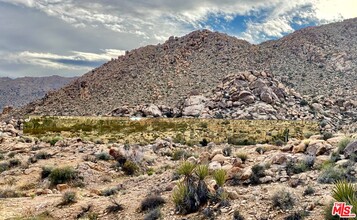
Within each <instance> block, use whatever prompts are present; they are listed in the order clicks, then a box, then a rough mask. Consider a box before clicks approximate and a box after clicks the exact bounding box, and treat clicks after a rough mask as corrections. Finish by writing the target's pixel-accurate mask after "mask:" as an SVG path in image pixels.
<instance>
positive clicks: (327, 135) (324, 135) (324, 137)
mask: <svg viewBox="0 0 357 220" xmlns="http://www.w3.org/2000/svg"><path fill="white" fill-rule="evenodd" d="M332 137H333V135H332V133H331V132H324V133H323V134H322V139H324V140H325V141H326V140H327V139H330V138H332Z"/></svg>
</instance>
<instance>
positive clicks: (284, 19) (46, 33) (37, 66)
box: [0, 0, 357, 77]
mask: <svg viewBox="0 0 357 220" xmlns="http://www.w3.org/2000/svg"><path fill="white" fill-rule="evenodd" d="M353 17H357V0H310V1H308V0H97V1H96V0H0V77H1V76H9V77H20V76H46V75H54V74H56V75H63V76H73V75H81V74H83V73H86V72H87V71H89V70H90V69H93V68H94V67H97V66H99V65H101V64H102V63H104V62H106V61H107V60H110V59H111V58H112V57H117V56H118V55H121V54H123V53H124V51H126V50H131V49H134V48H137V47H140V46H145V45H147V44H157V43H162V42H164V41H165V40H166V39H167V38H168V37H169V36H172V35H173V36H182V35H185V34H187V33H189V32H190V31H193V30H196V29H204V28H206V29H210V30H214V31H220V32H225V33H228V34H230V35H234V36H236V37H238V38H243V39H246V40H248V41H249V42H251V43H255V44H257V43H260V42H262V41H265V40H268V39H276V38H280V37H282V36H284V35H286V34H288V33H291V32H293V31H294V30H297V29H300V28H303V27H306V26H311V25H319V24H326V23H330V22H334V21H339V20H343V19H347V18H353Z"/></svg>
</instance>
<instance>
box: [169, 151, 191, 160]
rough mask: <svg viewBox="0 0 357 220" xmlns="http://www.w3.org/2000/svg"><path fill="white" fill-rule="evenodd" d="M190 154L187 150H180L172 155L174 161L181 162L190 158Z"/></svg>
mask: <svg viewBox="0 0 357 220" xmlns="http://www.w3.org/2000/svg"><path fill="white" fill-rule="evenodd" d="M188 155H189V154H188V153H187V152H186V151H185V150H182V149H178V150H175V151H174V152H173V154H172V160H181V159H186V158H188Z"/></svg>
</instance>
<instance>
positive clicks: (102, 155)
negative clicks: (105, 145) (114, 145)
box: [95, 152, 112, 161]
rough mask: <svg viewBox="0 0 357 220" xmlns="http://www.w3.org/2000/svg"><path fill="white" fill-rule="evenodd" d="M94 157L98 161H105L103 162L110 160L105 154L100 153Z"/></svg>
mask: <svg viewBox="0 0 357 220" xmlns="http://www.w3.org/2000/svg"><path fill="white" fill-rule="evenodd" d="M95 157H96V158H97V159H98V160H105V161H108V160H110V159H112V157H111V156H110V155H109V154H108V153H106V152H101V153H99V154H97V155H95Z"/></svg>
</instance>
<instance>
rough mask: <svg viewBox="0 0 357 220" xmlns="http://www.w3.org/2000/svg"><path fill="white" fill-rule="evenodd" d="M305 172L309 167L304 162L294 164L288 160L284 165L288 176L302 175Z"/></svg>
mask: <svg viewBox="0 0 357 220" xmlns="http://www.w3.org/2000/svg"><path fill="white" fill-rule="evenodd" d="M307 170H309V167H308V166H307V164H306V162H305V161H299V162H297V163H295V162H294V161H291V160H290V161H288V162H287V163H286V172H287V173H288V174H289V175H293V174H299V173H303V172H305V171H307Z"/></svg>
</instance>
